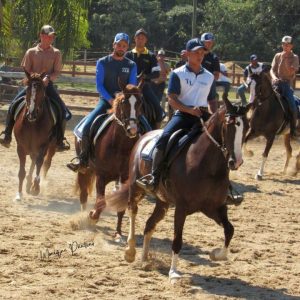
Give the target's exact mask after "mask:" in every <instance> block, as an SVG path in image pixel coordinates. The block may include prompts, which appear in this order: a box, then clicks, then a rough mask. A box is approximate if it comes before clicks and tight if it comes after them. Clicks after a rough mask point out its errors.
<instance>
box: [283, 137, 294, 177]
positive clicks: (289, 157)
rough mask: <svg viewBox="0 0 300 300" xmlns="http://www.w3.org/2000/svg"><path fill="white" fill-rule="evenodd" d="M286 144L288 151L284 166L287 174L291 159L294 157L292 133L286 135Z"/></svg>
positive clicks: (284, 171)
mask: <svg viewBox="0 0 300 300" xmlns="http://www.w3.org/2000/svg"><path fill="white" fill-rule="evenodd" d="M284 146H285V152H286V161H285V165H284V168H283V173H284V174H286V171H287V168H288V166H289V162H290V159H291V157H292V151H293V150H292V147H291V135H290V134H289V133H288V134H285V135H284Z"/></svg>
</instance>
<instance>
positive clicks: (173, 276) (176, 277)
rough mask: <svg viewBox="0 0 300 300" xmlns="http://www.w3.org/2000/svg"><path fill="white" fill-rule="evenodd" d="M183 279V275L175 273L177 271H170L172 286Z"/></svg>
mask: <svg viewBox="0 0 300 300" xmlns="http://www.w3.org/2000/svg"><path fill="white" fill-rule="evenodd" d="M180 278H181V275H180V274H179V273H178V272H177V271H175V270H172V271H171V270H170V272H169V280H170V283H171V284H176V283H177V282H178V280H179V279H180Z"/></svg>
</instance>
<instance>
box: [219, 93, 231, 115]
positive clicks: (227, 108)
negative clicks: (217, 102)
mask: <svg viewBox="0 0 300 300" xmlns="http://www.w3.org/2000/svg"><path fill="white" fill-rule="evenodd" d="M222 98H223V101H224V104H225V106H226V110H227V111H230V110H232V108H233V105H232V103H231V102H230V101H229V99H228V98H227V96H226V95H225V94H224V93H223V96H222Z"/></svg>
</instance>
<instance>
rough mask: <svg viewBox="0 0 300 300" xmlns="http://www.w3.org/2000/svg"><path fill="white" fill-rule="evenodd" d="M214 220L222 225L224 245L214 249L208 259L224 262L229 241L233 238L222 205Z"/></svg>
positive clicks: (232, 231) (224, 206) (224, 207)
mask: <svg viewBox="0 0 300 300" xmlns="http://www.w3.org/2000/svg"><path fill="white" fill-rule="evenodd" d="M214 220H215V221H216V222H217V223H218V224H220V223H221V224H222V225H223V228H224V235H225V243H224V247H223V248H217V249H214V250H213V251H212V252H211V253H210V254H209V257H210V259H211V260H226V259H227V251H228V247H229V244H230V241H231V239H232V237H233V233H234V227H233V226H232V224H231V223H230V222H229V220H228V214H227V206H226V205H223V206H222V207H221V208H220V209H219V211H218V214H217V217H216V218H214Z"/></svg>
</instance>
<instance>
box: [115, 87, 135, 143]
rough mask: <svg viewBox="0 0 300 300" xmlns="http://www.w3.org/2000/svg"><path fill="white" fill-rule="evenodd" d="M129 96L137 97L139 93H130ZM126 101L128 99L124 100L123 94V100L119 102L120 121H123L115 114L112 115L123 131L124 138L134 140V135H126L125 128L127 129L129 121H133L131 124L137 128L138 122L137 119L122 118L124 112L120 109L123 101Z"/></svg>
mask: <svg viewBox="0 0 300 300" xmlns="http://www.w3.org/2000/svg"><path fill="white" fill-rule="evenodd" d="M130 95H139V93H130ZM126 100H128V99H127V98H126V93H124V99H123V100H122V102H121V119H122V120H123V121H121V120H120V119H119V118H118V117H117V116H116V114H115V113H114V114H113V115H114V119H115V120H116V122H117V123H118V124H119V125H120V126H121V127H122V128H123V129H124V131H125V134H126V136H127V137H129V138H130V139H134V138H136V135H130V134H129V133H128V131H127V128H126V127H127V124H129V123H130V121H133V122H134V123H135V124H136V125H137V126H138V124H139V120H138V119H137V118H125V117H124V111H123V109H122V105H123V101H126Z"/></svg>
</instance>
